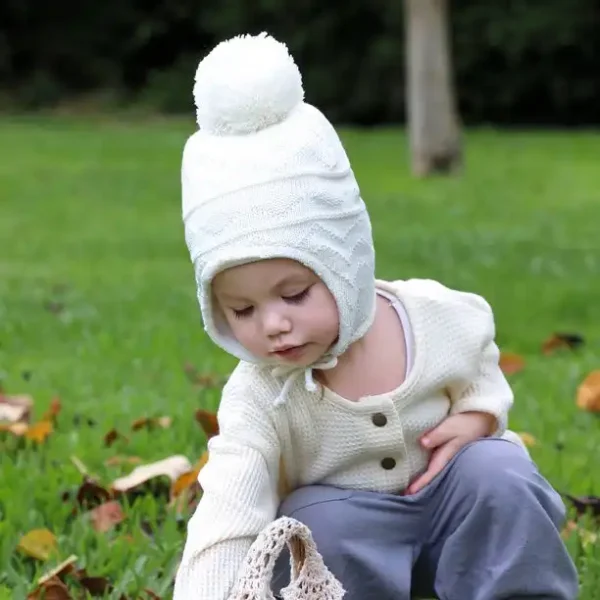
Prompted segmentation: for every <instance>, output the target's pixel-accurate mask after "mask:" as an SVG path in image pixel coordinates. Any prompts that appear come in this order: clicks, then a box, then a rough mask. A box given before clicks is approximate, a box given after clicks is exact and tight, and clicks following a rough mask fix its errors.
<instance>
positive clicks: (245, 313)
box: [231, 306, 253, 319]
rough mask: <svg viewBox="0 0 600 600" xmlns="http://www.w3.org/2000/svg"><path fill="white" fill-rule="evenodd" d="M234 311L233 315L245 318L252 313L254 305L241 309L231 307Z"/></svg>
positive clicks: (237, 317)
mask: <svg viewBox="0 0 600 600" xmlns="http://www.w3.org/2000/svg"><path fill="white" fill-rule="evenodd" d="M231 310H232V311H233V316H234V317H235V318H236V319H244V318H246V317H249V316H250V315H251V314H252V310H253V309H252V307H251V306H248V307H247V308H242V309H241V310H236V309H235V308H232V309H231Z"/></svg>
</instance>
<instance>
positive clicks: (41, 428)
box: [24, 421, 54, 444]
mask: <svg viewBox="0 0 600 600" xmlns="http://www.w3.org/2000/svg"><path fill="white" fill-rule="evenodd" d="M53 431H54V427H53V426H52V422H51V421H38V422H37V423H34V424H33V425H31V426H30V427H29V428H28V429H27V431H26V432H25V433H24V436H25V437H26V438H27V439H28V440H32V441H33V442H37V443H38V444H41V443H43V442H44V441H46V438H47V437H48V436H49V435H50V434H51V433H52V432H53Z"/></svg>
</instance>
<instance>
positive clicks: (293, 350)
mask: <svg viewBox="0 0 600 600" xmlns="http://www.w3.org/2000/svg"><path fill="white" fill-rule="evenodd" d="M305 348H306V344H302V345H300V346H287V347H283V348H281V349H280V350H274V351H273V354H274V355H275V356H277V357H278V358H285V359H288V360H294V359H297V358H300V356H301V355H302V353H303V352H304V349H305Z"/></svg>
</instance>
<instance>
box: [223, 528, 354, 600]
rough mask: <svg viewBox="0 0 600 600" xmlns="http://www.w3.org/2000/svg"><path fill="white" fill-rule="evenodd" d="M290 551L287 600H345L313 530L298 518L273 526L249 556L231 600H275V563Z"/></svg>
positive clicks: (264, 531)
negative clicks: (272, 588) (325, 561)
mask: <svg viewBox="0 0 600 600" xmlns="http://www.w3.org/2000/svg"><path fill="white" fill-rule="evenodd" d="M286 545H287V546H288V548H289V550H290V567H291V577H290V584H289V585H288V586H287V587H286V588H284V589H282V590H281V597H282V598H283V600H341V598H343V597H344V595H345V590H344V588H343V587H342V585H341V584H340V582H339V581H338V580H337V579H336V578H335V577H334V576H333V575H332V574H331V572H330V571H329V569H328V568H327V567H326V566H325V563H324V562H323V558H322V557H321V555H320V554H319V552H318V550H317V547H316V545H315V542H314V540H313V537H312V534H311V532H310V530H309V529H308V528H307V527H306V526H305V525H303V524H302V523H300V522H299V521H296V520H295V519H291V518H289V517H281V518H279V519H277V520H276V521H273V522H272V523H271V524H269V525H268V526H267V527H266V528H265V529H263V531H262V532H261V533H260V535H259V536H258V537H257V539H256V540H255V542H254V543H253V544H252V547H251V548H250V551H249V552H248V554H247V555H246V559H245V561H244V565H243V566H242V570H241V575H240V578H239V579H238V581H237V584H236V586H235V588H234V591H233V594H232V595H231V596H230V597H229V600H274V596H273V592H272V591H271V579H272V576H273V568H274V567H275V561H276V560H277V557H278V556H279V555H280V554H281V552H282V550H283V549H284V547H285V546H286Z"/></svg>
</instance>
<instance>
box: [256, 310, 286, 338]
mask: <svg viewBox="0 0 600 600" xmlns="http://www.w3.org/2000/svg"><path fill="white" fill-rule="evenodd" d="M263 329H264V332H265V334H266V335H267V336H268V337H277V336H278V335H281V334H282V333H289V332H290V331H291V329H292V324H291V322H290V320H289V319H288V318H287V317H286V316H285V315H284V314H282V313H281V312H280V311H277V310H272V311H268V312H267V313H266V314H265V315H264V318H263Z"/></svg>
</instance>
